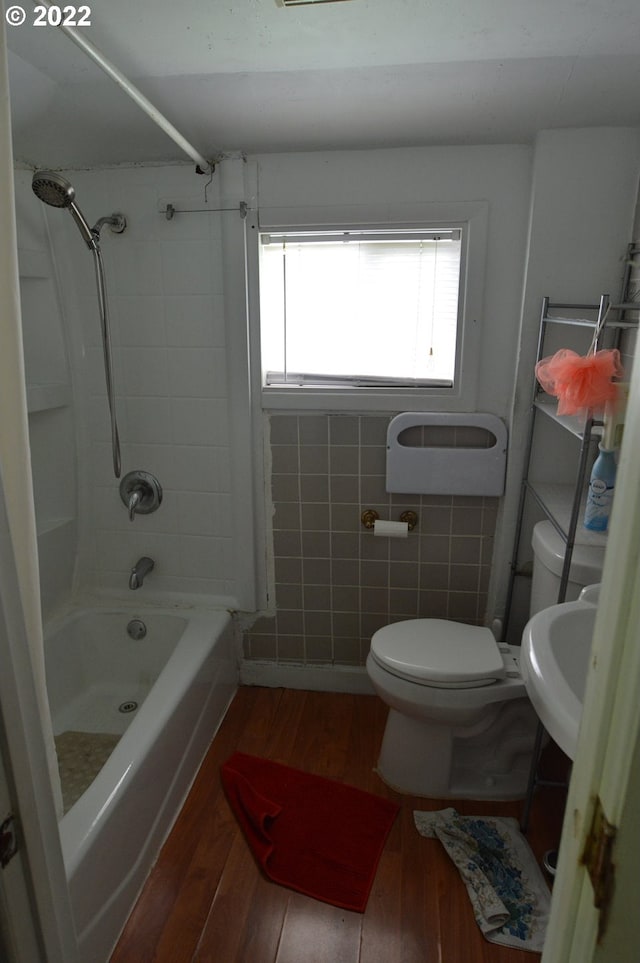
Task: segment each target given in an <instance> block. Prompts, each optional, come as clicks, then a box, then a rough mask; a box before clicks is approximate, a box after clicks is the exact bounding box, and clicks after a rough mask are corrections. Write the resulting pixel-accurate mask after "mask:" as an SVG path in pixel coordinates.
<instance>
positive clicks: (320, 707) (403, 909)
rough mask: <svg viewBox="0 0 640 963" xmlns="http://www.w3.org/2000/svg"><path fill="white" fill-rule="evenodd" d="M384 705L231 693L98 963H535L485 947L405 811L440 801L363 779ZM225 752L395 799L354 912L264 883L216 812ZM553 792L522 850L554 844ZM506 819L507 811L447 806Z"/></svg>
mask: <svg viewBox="0 0 640 963" xmlns="http://www.w3.org/2000/svg"><path fill="white" fill-rule="evenodd" d="M385 719H386V707H385V706H384V705H383V704H382V703H381V702H380V700H379V699H378V698H377V697H375V696H363V695H357V696H356V695H348V694H334V693H319V692H301V691H295V690H290V689H263V688H249V687H246V688H241V689H240V690H239V691H238V693H237V695H236V697H235V699H234V701H233V703H232V705H231V707H230V709H229V712H228V713H227V716H226V718H225V720H224V722H223V724H222V726H221V728H220V730H219V732H218V734H217V735H216V737H215V739H214V740H213V743H212V745H211V747H210V749H209V752H208V754H207V756H206V758H205V760H204V762H203V765H202V767H201V769H200V772H199V774H198V777H197V779H196V782H195V783H194V785H193V787H192V790H191V793H190V794H189V797H188V799H187V801H186V803H185V805H184V807H183V809H182V811H181V813H180V815H179V817H178V819H177V821H176V824H175V826H174V828H173V830H172V832H171V834H170V836H169V838H168V839H167V842H166V843H165V845H164V847H163V849H162V852H161V854H160V856H159V858H158V861H157V863H156V865H155V867H154V868H153V870H152V872H151V875H150V876H149V879H148V880H147V883H146V885H145V888H144V890H143V892H142V894H141V896H140V899H139V900H138V903H137V904H136V906H135V908H134V910H133V912H132V915H131V917H130V919H129V921H128V923H127V926H126V928H125V930H124V932H123V934H122V936H121V938H120V941H119V943H118V946H117V947H116V949H115V951H114V954H113V956H112V957H111V963H151V961H153V963H196V961H197V963H535V961H536V960H538V959H539V956H538V955H537V954H533V953H528V952H524V951H522V950H511V949H508V948H505V947H500V946H496V945H495V944H490V943H488V942H486V941H485V940H484V938H483V937H482V936H481V935H480V932H479V930H478V928H477V926H476V924H475V921H474V919H473V915H472V912H471V906H470V904H469V900H468V898H467V895H466V891H465V889H464V886H463V884H462V882H461V881H460V878H459V876H458V873H457V871H456V870H455V869H454V867H453V865H452V864H451V863H450V861H449V858H448V857H447V856H446V854H445V852H444V850H443V848H442V846H441V844H440V843H439V842H438V841H437V840H433V839H424V838H423V837H421V836H419V835H418V834H417V832H416V830H415V828H414V825H413V819H412V811H413V810H414V809H441V808H444V807H445V806H448V805H452V803H451V801H446V802H443V801H438V800H433V799H421V798H417V797H409V796H401V795H399V794H397V793H394V792H392V791H391V790H390V789H388V788H387V787H386V786H385V785H384V783H382V782H381V780H380V779H379V777H378V776H377V775H376V773H375V772H374V771H373V766H374V765H375V760H376V759H377V754H378V748H379V745H380V740H381V738H382V733H383V730H384V723H385ZM236 749H239V750H241V751H243V752H247V753H252V754H254V755H260V756H264V757H266V758H270V759H273V760H276V761H278V762H282V763H285V764H286V765H291V766H297V767H299V768H300V769H304V770H306V771H308V772H313V773H316V774H317V775H321V776H327V777H329V778H332V779H337V780H341V781H344V782H346V783H349V784H351V785H354V786H358V787H359V788H361V789H365V790H369V791H370V792H374V793H377V794H378V795H381V796H386V797H388V798H390V799H395V800H396V801H398V802H399V803H400V804H401V806H402V809H401V811H400V813H399V815H398V818H397V819H396V822H395V824H394V826H393V829H392V830H391V833H390V835H389V838H388V840H387V844H386V847H385V850H384V852H383V855H382V858H381V860H380V863H379V866H378V872H377V875H376V879H375V882H374V885H373V889H372V891H371V896H370V898H369V903H368V906H367V909H366V912H365V913H364V914H360V913H353V912H349V911H345V910H341V909H337V908H336V907H333V906H329V905H327V904H325V903H321V902H319V901H317V900H313V899H310V898H308V897H305V896H302V895H299V894H297V893H294V892H292V891H290V890H287V889H284V888H283V887H280V886H278V885H276V884H275V883H271V882H270V881H269V880H267V879H266V878H265V877H264V876H263V875H262V873H261V872H260V871H259V870H258V868H257V865H256V863H255V861H254V859H253V856H252V855H251V852H250V850H249V848H248V847H247V844H246V843H245V840H244V837H243V836H242V834H241V832H240V829H239V828H238V825H237V823H236V821H235V819H234V816H233V815H232V813H231V810H230V809H229V806H228V804H227V802H226V799H225V796H224V793H223V790H222V787H221V783H220V776H219V770H220V765H221V763H223V762H224V761H225V759H226V758H227V757H228V756H229V755H230V754H231V753H232V752H233V751H234V750H236ZM563 804H564V794H563V792H562V790H558V789H549V788H545V789H541V790H539V791H538V794H537V796H536V799H535V801H534V806H533V810H532V820H531V829H530V832H529V836H528V838H529V843H530V845H531V846H532V848H533V850H534V852H535V853H536V855H537V856H538V857H541V855H542V853H543V852H544V851H545V850H546V849H549V848H551V847H553V846H555V845H557V842H558V838H559V832H560V826H561V818H562V808H563ZM453 805H455V806H456V808H457V809H458V810H459V811H460V812H462V813H468V814H475V815H488V814H493V815H508V816H509V815H510V816H516V817H518V816H519V814H520V805H519V804H517V803H479V802H471V803H469V802H460V803H457V802H456V803H453Z"/></svg>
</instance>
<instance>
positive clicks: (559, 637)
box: [521, 590, 597, 759]
mask: <svg viewBox="0 0 640 963" xmlns="http://www.w3.org/2000/svg"><path fill="white" fill-rule="evenodd" d="M588 591H589V590H586V591H585V593H583V594H585V595H586V596H587V597H586V598H583V597H582V596H581V598H580V599H579V600H578V601H577V602H564V603H562V604H561V605H552V606H551V608H548V609H544V610H543V611H542V612H538V613H537V615H534V616H533V618H532V619H530V621H529V622H528V623H527V625H526V627H525V630H524V633H523V636H522V652H521V667H522V677H523V679H524V683H525V686H526V689H527V695H528V696H529V698H530V699H531V702H532V704H533V707H534V709H535V710H536V712H537V714H538V718H539V719H540V721H541V722H542V724H543V726H544V727H545V729H546V730H547V732H548V733H549V735H550V736H551V738H552V739H553V740H554V742H556V743H557V744H558V745H559V746H560V748H561V749H562V751H563V752H565V753H566V754H567V756H569V758H570V759H573V758H574V756H575V752H576V744H577V741H578V728H579V726H580V718H581V716H582V703H583V699H584V689H585V683H586V680H587V671H588V668H589V656H590V653H591V639H592V637H593V625H594V622H595V617H596V610H597V609H596V604H595V603H594V601H591V598H592V597H593V595H594V594H595V593H591V596H589V594H588Z"/></svg>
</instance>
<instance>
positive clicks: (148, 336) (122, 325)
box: [111, 294, 166, 347]
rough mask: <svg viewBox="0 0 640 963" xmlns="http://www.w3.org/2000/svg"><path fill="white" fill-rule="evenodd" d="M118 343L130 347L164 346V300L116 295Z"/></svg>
mask: <svg viewBox="0 0 640 963" xmlns="http://www.w3.org/2000/svg"><path fill="white" fill-rule="evenodd" d="M111 303H112V304H113V305H115V307H116V308H117V311H118V335H119V342H120V344H121V345H123V346H130V347H142V346H144V347H163V346H164V345H165V344H166V333H165V316H164V298H163V297H162V296H161V295H148V294H147V295H129V296H126V295H117V296H116V297H114V298H112V299H111Z"/></svg>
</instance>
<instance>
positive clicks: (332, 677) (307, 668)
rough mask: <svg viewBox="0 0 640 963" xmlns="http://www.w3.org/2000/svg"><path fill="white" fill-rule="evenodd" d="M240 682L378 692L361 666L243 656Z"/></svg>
mask: <svg viewBox="0 0 640 963" xmlns="http://www.w3.org/2000/svg"><path fill="white" fill-rule="evenodd" d="M240 685H262V686H267V687H268V688H283V689H309V690H311V691H313V692H353V693H355V694H359V695H374V694H375V692H374V688H373V686H372V685H371V682H370V680H369V676H368V675H367V672H366V669H365V668H364V666H358V665H353V666H352V665H302V664H298V663H295V662H292V663H290V664H287V665H283V664H282V663H278V662H267V661H264V662H261V661H257V660H254V659H243V661H242V662H241V663H240Z"/></svg>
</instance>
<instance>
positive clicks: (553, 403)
mask: <svg viewBox="0 0 640 963" xmlns="http://www.w3.org/2000/svg"><path fill="white" fill-rule="evenodd" d="M533 403H534V405H535V407H536V408H537V410H538V411H541V412H543V414H544V415H545V416H546V417H547V418H550V419H551V421H554V422H555V423H556V424H557V425H560V427H561V428H564V429H565V431H568V432H569V434H571V435H573V436H574V437H575V438H582V437H583V435H584V431H585V423H586V418H585V416H581V417H580V416H578V415H559V414H558V402H557V400H556V399H555V398H553V399H551V398H550V397H549V395H543V396H539V397H537V398H536V399H535V401H534V402H533ZM602 432H603V425H602V422H600V421H592V423H591V434H592V436H593V437H599V436H601V435H602Z"/></svg>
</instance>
